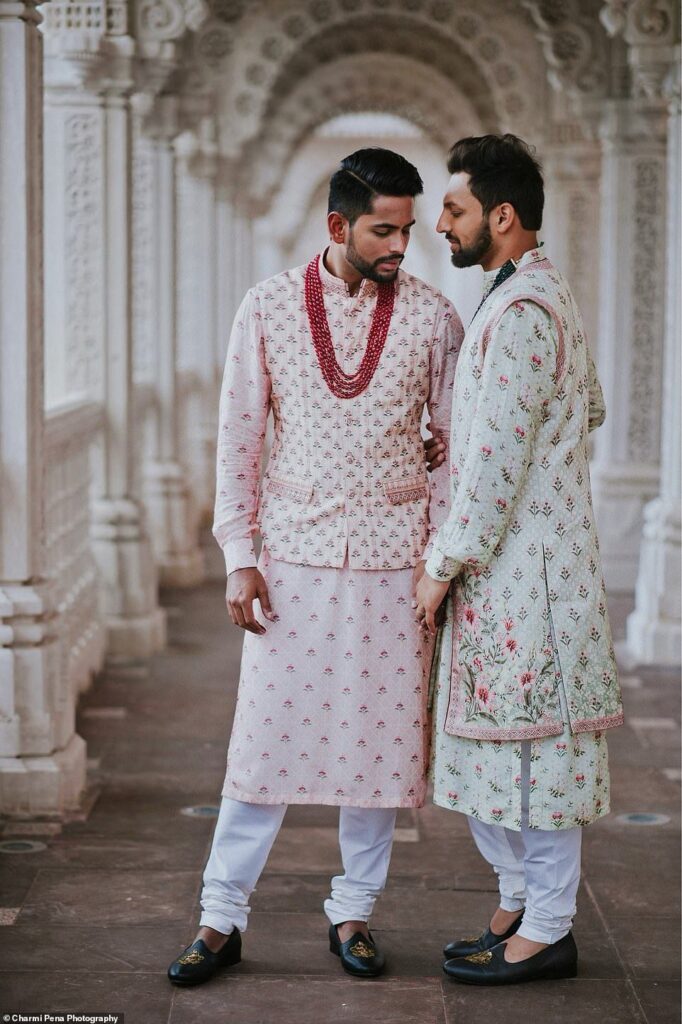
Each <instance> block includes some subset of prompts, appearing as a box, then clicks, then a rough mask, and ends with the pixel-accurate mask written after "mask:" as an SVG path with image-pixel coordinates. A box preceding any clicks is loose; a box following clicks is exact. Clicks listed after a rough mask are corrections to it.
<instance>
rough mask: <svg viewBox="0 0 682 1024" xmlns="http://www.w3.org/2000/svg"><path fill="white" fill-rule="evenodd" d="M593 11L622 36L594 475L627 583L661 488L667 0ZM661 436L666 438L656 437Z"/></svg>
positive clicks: (669, 59)
mask: <svg viewBox="0 0 682 1024" xmlns="http://www.w3.org/2000/svg"><path fill="white" fill-rule="evenodd" d="M601 20H602V23H603V24H604V26H605V27H606V29H607V31H608V33H609V34H610V35H611V36H618V35H622V37H623V40H624V43H625V51H624V56H625V65H624V68H623V71H624V72H625V73H626V75H627V80H626V85H627V88H626V89H625V90H624V93H625V95H626V97H627V98H624V99H622V100H619V101H615V102H613V103H612V104H610V105H609V109H608V111H607V114H606V117H605V118H604V123H603V127H602V144H603V168H602V204H603V206H602V243H601V245H602V271H601V278H600V288H601V311H602V316H601V321H600V362H601V368H602V373H603V372H604V369H606V371H607V373H606V378H605V380H604V381H603V383H604V384H605V392H606V402H607V421H606V423H605V425H604V426H603V427H602V428H601V429H600V430H599V431H598V432H597V438H596V464H595V468H594V473H593V482H594V494H595V509H596V513H597V518H598V522H599V527H600V538H601V542H602V553H603V559H604V566H605V574H606V581H607V584H608V585H609V586H610V587H611V588H612V589H619V590H632V589H633V588H634V584H635V580H636V577H637V565H638V561H639V546H640V540H641V537H642V525H643V521H644V507H645V505H646V504H647V502H649V501H651V499H653V498H654V496H655V495H656V494H657V493H658V491H659V473H660V448H661V420H660V409H661V397H662V383H663V381H662V376H663V348H664V336H665V323H664V319H665V305H666V272H665V260H666V224H667V222H669V219H670V218H669V215H668V211H667V209H666V191H667V168H666V162H667V158H666V145H667V129H668V125H667V109H666V102H665V82H666V80H667V79H668V77H669V74H670V72H671V70H672V68H673V67H674V66H675V64H676V56H675V49H674V48H675V43H676V42H677V43H679V5H678V4H677V3H675V2H674V0H630V2H629V3H623V2H621V0H610V2H608V3H606V4H605V5H604V7H603V8H602V11H601ZM666 440H667V439H666Z"/></svg>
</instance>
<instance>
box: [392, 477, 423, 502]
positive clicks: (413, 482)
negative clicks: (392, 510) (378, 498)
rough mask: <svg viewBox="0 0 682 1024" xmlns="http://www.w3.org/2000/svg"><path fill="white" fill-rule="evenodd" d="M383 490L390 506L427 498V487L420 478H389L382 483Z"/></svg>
mask: <svg viewBox="0 0 682 1024" xmlns="http://www.w3.org/2000/svg"><path fill="white" fill-rule="evenodd" d="M383 488H384V494H385V495H386V497H387V498H388V500H389V501H390V503H391V505H403V504H404V503H405V502H407V501H419V500H420V499H421V498H428V496H429V485H428V483H427V482H426V480H425V479H424V477H422V476H413V477H402V476H398V477H390V478H389V479H388V480H384V481H383Z"/></svg>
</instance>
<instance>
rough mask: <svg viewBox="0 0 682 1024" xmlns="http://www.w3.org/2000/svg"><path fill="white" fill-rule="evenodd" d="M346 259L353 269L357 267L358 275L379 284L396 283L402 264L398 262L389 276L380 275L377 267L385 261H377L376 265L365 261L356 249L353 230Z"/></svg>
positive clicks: (349, 237)
mask: <svg viewBox="0 0 682 1024" xmlns="http://www.w3.org/2000/svg"><path fill="white" fill-rule="evenodd" d="M346 259H347V260H348V262H349V263H350V265H351V266H352V267H355V269H356V270H357V272H358V274H362V276H363V277H366V278H368V279H369V280H370V281H375V282H376V283H377V284H386V283H387V282H389V281H395V279H396V277H397V274H398V269H399V267H400V262H397V263H396V268H395V270H392V271H391V272H390V273H388V274H381V273H379V271H378V270H377V269H376V266H377V263H381V262H383V261H382V260H375V261H374V263H368V262H367V260H363V258H362V256H361V255H360V253H359V252H358V250H357V249H356V248H355V244H354V242H353V229H352V228H351V229H350V234H349V236H348V245H347V246H346ZM385 259H386V257H385V256H384V257H383V260H385Z"/></svg>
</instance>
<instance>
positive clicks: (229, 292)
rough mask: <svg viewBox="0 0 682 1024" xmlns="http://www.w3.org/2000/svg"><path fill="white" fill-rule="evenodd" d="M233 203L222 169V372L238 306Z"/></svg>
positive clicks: (219, 337)
mask: <svg viewBox="0 0 682 1024" xmlns="http://www.w3.org/2000/svg"><path fill="white" fill-rule="evenodd" d="M234 222H235V213H234V203H233V199H232V188H231V185H230V183H229V178H228V180H225V175H224V171H223V170H221V172H220V174H219V178H218V183H217V186H216V236H217V237H216V246H217V252H216V276H217V309H216V337H217V347H216V356H217V360H218V366H219V367H220V372H221V373H222V368H223V366H224V364H225V355H226V353H227V343H228V341H229V338H230V331H231V330H232V321H233V320H234V315H235V313H236V311H237V308H238V305H237V303H238V300H237V273H236V267H235V252H234Z"/></svg>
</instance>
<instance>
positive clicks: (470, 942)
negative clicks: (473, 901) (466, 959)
mask: <svg viewBox="0 0 682 1024" xmlns="http://www.w3.org/2000/svg"><path fill="white" fill-rule="evenodd" d="M522 921H523V914H519V916H518V917H517V918H516V920H515V921H512V923H511V925H510V926H509V928H507V930H506V932H504V933H503V934H502V935H497V934H496V933H495V932H493V931H491V930H490V928H489V927H488V928H486V930H485V931H484V932H483V933H482V934H481V935H477V936H475V937H473V938H470V939H459V940H458V941H457V942H449V943H448V945H447V946H446V947H445V949H444V950H443V956H444V957H445V959H446V960H454V959H455V958H456V957H460V956H473V954H474V953H483V952H485V950H486V949H492V948H493V946H496V945H497V944H498V942H504V941H505V939H511V937H512V935H516V933H517V931H518V930H519V928H520V927H521V922H522Z"/></svg>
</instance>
